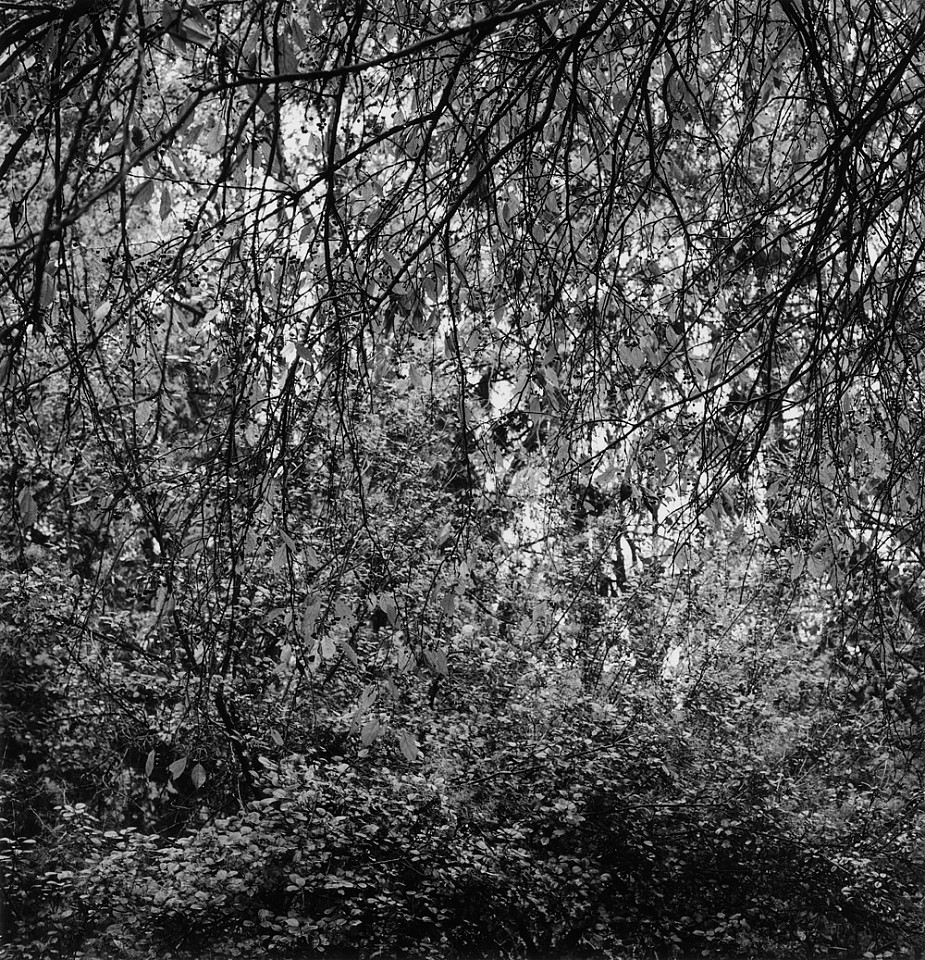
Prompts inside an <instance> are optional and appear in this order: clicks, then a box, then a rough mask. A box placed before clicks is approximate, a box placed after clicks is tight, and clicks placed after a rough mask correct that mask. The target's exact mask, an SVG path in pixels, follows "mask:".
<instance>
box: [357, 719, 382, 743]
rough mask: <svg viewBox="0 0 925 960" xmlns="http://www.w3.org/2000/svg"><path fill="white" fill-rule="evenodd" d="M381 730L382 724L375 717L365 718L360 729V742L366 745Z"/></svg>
mask: <svg viewBox="0 0 925 960" xmlns="http://www.w3.org/2000/svg"><path fill="white" fill-rule="evenodd" d="M381 730H382V724H381V723H380V722H379V721H378V720H377V719H376V718H375V717H372V718H371V719H369V720H367V721H366V723H364V724H363V729H362V730H361V731H360V743H361V744H362V745H363V746H364V747H368V746H369V745H370V744H371V743H372V742H373V741H374V740H375V739H376V737H378V736H379V733H380V731H381Z"/></svg>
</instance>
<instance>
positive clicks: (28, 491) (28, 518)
mask: <svg viewBox="0 0 925 960" xmlns="http://www.w3.org/2000/svg"><path fill="white" fill-rule="evenodd" d="M17 500H18V501H19V515H20V517H21V518H22V523H23V526H24V527H31V526H33V525H34V524H35V521H36V520H37V519H38V508H37V507H36V505H35V499H34V498H33V496H32V488H31V487H23V488H22V490H20V491H19V496H18V497H17Z"/></svg>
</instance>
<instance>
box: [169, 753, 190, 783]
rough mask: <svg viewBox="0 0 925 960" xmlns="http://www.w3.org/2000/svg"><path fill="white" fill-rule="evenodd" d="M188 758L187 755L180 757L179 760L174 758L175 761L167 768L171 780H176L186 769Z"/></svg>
mask: <svg viewBox="0 0 925 960" xmlns="http://www.w3.org/2000/svg"><path fill="white" fill-rule="evenodd" d="M186 760H187V758H186V757H180V759H179V760H174V762H173V763H172V764H170V766H169V767H168V768H167V770H168V771H169V772H170V778H171V780H176V779H177V777H179V776H180V775H181V774H182V773H183V771H184V770H185V769H186Z"/></svg>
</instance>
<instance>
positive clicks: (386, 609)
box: [379, 593, 398, 627]
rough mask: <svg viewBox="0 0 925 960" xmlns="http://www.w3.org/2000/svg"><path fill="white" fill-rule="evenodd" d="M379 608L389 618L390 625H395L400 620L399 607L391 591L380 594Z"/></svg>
mask: <svg viewBox="0 0 925 960" xmlns="http://www.w3.org/2000/svg"><path fill="white" fill-rule="evenodd" d="M379 609H380V610H381V611H382V612H383V613H384V614H385V615H386V616H387V617H388V618H389V625H390V626H393V627H394V626H395V623H396V621H397V620H398V609H397V608H396V606H395V601H394V600H393V599H392V594H391V593H383V594H380V596H379Z"/></svg>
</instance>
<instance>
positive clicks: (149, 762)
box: [145, 750, 155, 780]
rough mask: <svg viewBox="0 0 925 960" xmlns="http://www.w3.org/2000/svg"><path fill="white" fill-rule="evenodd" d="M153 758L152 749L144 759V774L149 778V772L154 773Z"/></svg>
mask: <svg viewBox="0 0 925 960" xmlns="http://www.w3.org/2000/svg"><path fill="white" fill-rule="evenodd" d="M154 760H155V752H154V750H152V751H151V752H150V753H149V754H148V756H147V759H146V760H145V776H146V777H147V778H148V779H149V780H150V779H151V774H152V773H154Z"/></svg>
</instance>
